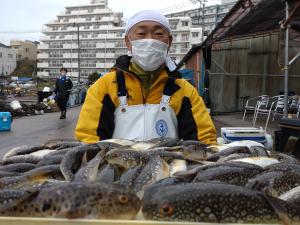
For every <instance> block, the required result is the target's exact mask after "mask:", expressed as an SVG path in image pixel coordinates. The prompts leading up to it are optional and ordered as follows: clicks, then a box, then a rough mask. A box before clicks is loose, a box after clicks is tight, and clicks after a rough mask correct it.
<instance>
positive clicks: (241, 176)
mask: <svg viewBox="0 0 300 225" xmlns="http://www.w3.org/2000/svg"><path fill="white" fill-rule="evenodd" d="M260 172H261V170H259V169H258V170H255V169H253V168H245V167H234V166H219V167H215V168H210V169H207V170H204V171H201V172H199V173H198V174H197V176H196V177H195V178H194V180H193V182H205V181H210V180H216V181H222V182H225V183H228V184H235V185H241V186H244V185H245V184H246V183H247V182H248V180H249V179H250V178H252V177H254V176H255V175H257V174H259V173H260Z"/></svg>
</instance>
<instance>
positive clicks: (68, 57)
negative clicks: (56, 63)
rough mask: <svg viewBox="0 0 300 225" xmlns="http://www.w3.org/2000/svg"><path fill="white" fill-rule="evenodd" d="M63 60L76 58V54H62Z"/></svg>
mask: <svg viewBox="0 0 300 225" xmlns="http://www.w3.org/2000/svg"><path fill="white" fill-rule="evenodd" d="M63 58H67V59H71V58H76V59H77V58H78V53H72V54H71V53H64V54H63Z"/></svg>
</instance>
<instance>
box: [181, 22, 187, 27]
mask: <svg viewBox="0 0 300 225" xmlns="http://www.w3.org/2000/svg"><path fill="white" fill-rule="evenodd" d="M188 25H189V22H188V21H182V22H181V26H183V27H187V26H188Z"/></svg>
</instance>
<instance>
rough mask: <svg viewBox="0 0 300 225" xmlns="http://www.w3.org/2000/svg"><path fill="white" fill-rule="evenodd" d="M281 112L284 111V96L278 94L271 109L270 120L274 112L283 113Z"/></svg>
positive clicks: (274, 114)
mask: <svg viewBox="0 0 300 225" xmlns="http://www.w3.org/2000/svg"><path fill="white" fill-rule="evenodd" d="M283 113H284V96H280V97H278V99H277V101H276V106H275V109H274V111H273V120H272V121H274V118H275V116H276V114H280V115H283Z"/></svg>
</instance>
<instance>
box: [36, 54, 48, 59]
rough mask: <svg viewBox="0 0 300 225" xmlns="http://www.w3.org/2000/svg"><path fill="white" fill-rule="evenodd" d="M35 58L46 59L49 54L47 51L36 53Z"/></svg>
mask: <svg viewBox="0 0 300 225" xmlns="http://www.w3.org/2000/svg"><path fill="white" fill-rule="evenodd" d="M37 58H38V59H48V58H49V54H48V53H39V54H37Z"/></svg>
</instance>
